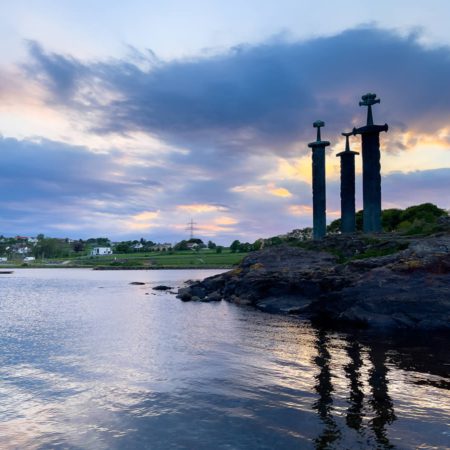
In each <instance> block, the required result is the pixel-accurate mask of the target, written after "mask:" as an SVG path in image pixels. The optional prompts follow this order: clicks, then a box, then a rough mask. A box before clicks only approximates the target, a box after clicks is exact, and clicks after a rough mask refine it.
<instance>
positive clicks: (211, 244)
mask: <svg viewBox="0 0 450 450" xmlns="http://www.w3.org/2000/svg"><path fill="white" fill-rule="evenodd" d="M216 247H217V245H216V244H214V242H213V241H208V248H209V249H210V250H214V249H215V248H216Z"/></svg>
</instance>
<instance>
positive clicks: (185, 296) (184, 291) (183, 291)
mask: <svg viewBox="0 0 450 450" xmlns="http://www.w3.org/2000/svg"><path fill="white" fill-rule="evenodd" d="M177 298H179V299H180V300H182V301H183V302H189V301H191V299H192V294H191V290H190V288H189V287H185V288H180V289H178V294H177Z"/></svg>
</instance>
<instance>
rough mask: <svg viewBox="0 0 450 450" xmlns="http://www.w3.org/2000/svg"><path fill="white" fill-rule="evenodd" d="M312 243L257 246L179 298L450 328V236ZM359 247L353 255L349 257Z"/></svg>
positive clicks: (349, 320)
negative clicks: (235, 265)
mask: <svg viewBox="0 0 450 450" xmlns="http://www.w3.org/2000/svg"><path fill="white" fill-rule="evenodd" d="M308 246H309V248H308V249H305V248H299V247H289V246H287V245H281V246H277V247H269V248H266V249H264V250H261V251H259V252H255V253H251V254H250V255H248V256H247V257H246V258H245V259H244V260H243V261H242V263H241V264H240V266H239V267H238V268H236V269H234V270H232V271H229V272H226V273H223V274H220V275H216V276H214V277H211V278H207V279H205V280H203V281H200V282H196V283H193V284H192V285H190V286H187V287H185V288H183V289H180V290H179V291H178V297H179V298H181V299H182V300H184V301H189V300H197V301H218V300H221V299H224V300H226V301H229V302H232V303H235V304H239V305H252V306H254V307H256V308H258V309H260V310H263V311H267V312H273V313H284V314H299V315H302V316H305V317H307V318H310V319H312V320H314V321H319V322H325V323H327V324H332V325H337V324H351V325H352V326H365V327H375V328H400V329H401V328H407V329H441V328H447V329H448V328H450V235H448V234H444V235H436V236H434V237H427V238H409V239H408V240H406V238H399V237H395V236H394V237H392V236H391V235H377V237H376V238H374V237H367V236H364V235H356V236H333V237H331V238H326V239H324V240H323V241H318V242H311V243H308ZM327 251H328V252H327ZM329 252H333V254H331V253H329ZM355 252H356V256H354V257H353V259H351V260H350V261H347V262H345V258H344V259H343V258H342V254H343V253H345V254H352V253H353V255H355ZM386 252H387V253H388V254H385V253H386ZM339 254H340V255H341V256H339ZM377 254H380V256H371V255H377ZM336 255H338V256H336ZM367 256H369V257H367ZM355 258H358V259H355ZM359 258H360V259H359Z"/></svg>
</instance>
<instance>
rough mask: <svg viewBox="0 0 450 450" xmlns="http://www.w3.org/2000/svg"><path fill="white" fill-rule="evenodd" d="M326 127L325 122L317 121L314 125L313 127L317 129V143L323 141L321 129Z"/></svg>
mask: <svg viewBox="0 0 450 450" xmlns="http://www.w3.org/2000/svg"><path fill="white" fill-rule="evenodd" d="M324 126H325V122H324V121H323V120H316V121H315V122H314V123H313V127H314V128H317V142H320V141H321V140H322V138H321V136H320V129H321V128H322V127H324Z"/></svg>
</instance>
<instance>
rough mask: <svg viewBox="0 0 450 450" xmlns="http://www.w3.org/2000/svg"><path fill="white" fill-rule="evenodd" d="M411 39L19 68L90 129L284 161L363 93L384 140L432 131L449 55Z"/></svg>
mask: <svg viewBox="0 0 450 450" xmlns="http://www.w3.org/2000/svg"><path fill="white" fill-rule="evenodd" d="M418 38H419V37H418V36H417V35H416V34H411V35H409V36H406V37H404V36H400V35H397V34H395V33H394V32H391V31H388V30H383V29H377V28H373V27H366V28H357V29H352V30H348V31H345V32H343V33H341V34H338V35H335V36H330V37H324V38H316V39H311V40H307V41H302V42H293V43H292V42H289V43H288V42H285V41H282V40H276V39H274V40H270V41H267V42H265V43H262V44H260V45H254V46H250V45H248V46H246V45H242V46H239V47H236V48H233V49H231V50H229V51H228V52H225V53H223V54H221V55H215V56H212V57H199V58H197V59H195V58H192V59H189V60H177V61H172V62H167V63H160V62H159V63H157V64H156V63H155V62H154V58H152V59H151V60H150V59H149V61H148V62H149V66H150V68H149V69H144V68H143V67H142V65H136V64H134V63H133V62H130V61H126V60H114V61H106V62H104V61H97V62H93V63H86V62H81V61H79V60H76V59H74V58H72V57H69V56H63V55H59V54H54V53H46V52H45V51H44V50H43V49H42V48H41V47H40V46H39V45H38V44H36V43H30V53H31V56H32V58H33V63H32V64H31V65H30V66H29V67H31V68H32V69H30V74H31V73H32V74H33V76H34V77H36V78H38V79H39V80H41V82H43V83H45V84H46V86H47V88H48V90H49V93H50V98H51V101H55V102H59V103H60V104H61V105H64V106H69V107H71V108H75V109H76V108H78V109H79V110H81V111H84V110H85V109H86V107H87V106H88V107H89V108H90V109H91V110H92V109H96V110H97V112H98V114H99V116H98V123H96V124H93V127H94V128H95V129H96V130H97V131H99V132H104V133H107V132H117V131H120V132H124V133H126V132H130V131H145V132H148V133H153V134H155V135H158V136H160V137H162V138H163V139H166V140H168V141H171V142H175V143H178V144H183V145H186V144H188V145H189V146H190V147H191V148H193V147H196V146H198V145H202V146H213V147H214V149H215V151H214V155H215V156H216V157H217V156H218V155H219V154H220V155H223V150H224V149H226V150H227V151H228V152H244V151H245V152H252V151H253V152H258V151H263V152H267V151H270V152H274V153H277V154H286V153H292V152H293V151H294V150H295V151H297V152H298V151H299V150H301V149H299V147H298V146H297V143H300V142H304V141H306V140H311V139H312V138H313V135H314V133H313V130H312V129H311V123H312V122H313V121H314V120H315V119H316V118H318V117H320V118H322V119H324V120H325V121H326V122H327V128H326V129H325V134H326V135H327V136H329V135H331V136H332V137H333V138H336V137H337V136H338V134H339V133H340V132H341V131H343V130H347V129H349V128H351V127H352V125H353V124H355V123H356V122H357V123H362V122H363V121H364V115H365V112H364V111H363V109H362V108H359V107H358V106H357V102H358V101H359V96H360V95H361V94H363V93H365V92H366V91H368V90H370V91H372V90H373V91H375V92H377V93H378V94H379V95H380V96H381V98H382V103H381V105H380V106H377V107H376V108H375V118H376V119H378V120H379V121H380V122H383V123H384V121H387V122H390V124H391V125H392V127H393V130H394V131H395V130H397V131H402V130H406V129H407V128H411V127H413V128H415V129H418V130H422V131H426V132H431V131H435V130H437V129H439V128H440V127H442V126H443V125H444V124H446V123H448V122H447V119H448V117H449V116H450V91H449V90H448V89H447V82H448V79H449V78H450V50H449V48H447V47H441V48H424V47H423V46H421V45H420V43H419V41H418ZM142 58H145V55H143V56H142ZM220 150H222V153H220ZM305 151H306V150H305ZM204 152H206V150H205V149H203V150H202V153H204Z"/></svg>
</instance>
